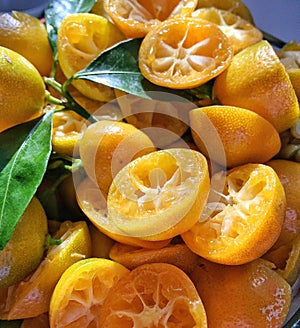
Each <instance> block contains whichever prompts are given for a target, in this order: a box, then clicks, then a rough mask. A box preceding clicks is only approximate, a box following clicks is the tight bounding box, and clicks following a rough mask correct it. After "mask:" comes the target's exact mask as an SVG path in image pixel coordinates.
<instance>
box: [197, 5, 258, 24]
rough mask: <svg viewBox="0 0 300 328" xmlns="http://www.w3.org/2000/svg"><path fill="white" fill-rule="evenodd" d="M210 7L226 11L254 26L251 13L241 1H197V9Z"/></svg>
mask: <svg viewBox="0 0 300 328" xmlns="http://www.w3.org/2000/svg"><path fill="white" fill-rule="evenodd" d="M210 7H214V8H217V9H222V10H226V11H228V12H230V13H233V14H235V15H238V16H240V17H242V18H243V19H245V20H247V21H249V22H250V23H251V24H254V21H253V17H252V13H251V11H250V10H249V8H248V7H247V6H246V5H245V3H244V2H243V1H241V0H222V1H219V0H198V3H197V9H199V8H210Z"/></svg>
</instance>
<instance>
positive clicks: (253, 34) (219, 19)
mask: <svg viewBox="0 0 300 328" xmlns="http://www.w3.org/2000/svg"><path fill="white" fill-rule="evenodd" d="M192 17H198V18H202V19H206V20H208V21H210V22H212V23H215V24H217V25H218V27H219V28H220V29H221V31H222V32H223V33H224V34H225V35H226V36H227V37H228V39H229V40H230V42H231V45H232V48H233V52H234V53H237V52H239V51H241V50H242V49H244V48H247V47H249V46H250V45H252V44H254V43H256V42H258V41H261V40H262V38H263V34H262V32H261V31H260V30H259V29H257V28H256V27H255V26H253V25H252V24H251V23H250V22H248V21H247V20H244V19H243V18H241V17H240V16H238V15H235V14H233V13H231V12H229V11H226V10H222V9H217V8H201V9H198V10H196V11H194V12H193V13H192Z"/></svg>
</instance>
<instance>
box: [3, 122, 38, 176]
mask: <svg viewBox="0 0 300 328" xmlns="http://www.w3.org/2000/svg"><path fill="white" fill-rule="evenodd" d="M39 120H40V118H37V119H34V120H32V121H29V122H26V123H23V124H20V125H17V126H14V127H12V128H10V129H8V130H5V131H4V132H2V133H0V172H1V171H2V169H3V168H4V167H5V166H6V164H7V163H8V162H9V161H10V159H11V158H12V156H13V155H14V153H15V152H16V151H17V150H18V148H19V147H20V146H21V145H22V143H23V142H24V140H25V139H26V137H27V135H28V134H29V132H30V131H31V130H32V129H33V127H34V126H35V125H36V123H37V122H38V121H39Z"/></svg>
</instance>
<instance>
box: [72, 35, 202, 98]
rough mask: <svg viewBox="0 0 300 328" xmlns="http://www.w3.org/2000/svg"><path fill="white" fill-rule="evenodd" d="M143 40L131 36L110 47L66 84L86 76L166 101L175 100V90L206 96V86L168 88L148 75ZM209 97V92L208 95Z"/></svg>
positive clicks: (184, 96) (124, 89)
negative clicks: (144, 67) (142, 53)
mask: <svg viewBox="0 0 300 328" xmlns="http://www.w3.org/2000/svg"><path fill="white" fill-rule="evenodd" d="M141 42H142V39H129V40H125V41H122V42H120V43H118V44H116V45H114V46H112V47H110V48H108V49H106V50H105V51H103V52H102V53H101V54H100V55H99V56H98V57H97V58H95V59H94V60H93V61H92V62H91V63H90V64H89V65H88V66H86V67H85V68H84V69H82V70H81V71H79V72H77V73H75V74H74V75H73V76H72V78H70V79H69V80H68V81H67V82H66V84H67V85H69V84H71V83H72V82H73V81H74V80H77V79H84V80H89V81H92V82H96V83H100V84H104V85H106V86H109V87H111V88H115V89H119V90H122V91H125V92H127V93H130V94H133V95H136V96H139V97H143V98H147V99H156V100H162V101H171V100H172V99H173V98H172V94H175V95H177V96H181V97H182V98H185V99H189V100H190V101H192V100H198V99H199V98H200V95H201V96H203V94H204V93H205V92H207V90H206V89H207V88H206V89H205V88H204V87H203V88H200V87H199V88H197V89H194V91H193V89H190V90H176V89H170V88H165V87H161V86H158V85H156V84H153V83H151V82H150V81H148V80H147V79H145V78H144V76H143V75H142V73H141V71H140V69H139V65H138V53H139V49H140V45H141ZM202 89H203V90H202ZM153 91H154V92H153ZM155 91H157V92H155ZM162 93H163V94H162ZM162 95H163V96H162ZM168 95H170V97H168ZM205 97H207V96H206V95H205Z"/></svg>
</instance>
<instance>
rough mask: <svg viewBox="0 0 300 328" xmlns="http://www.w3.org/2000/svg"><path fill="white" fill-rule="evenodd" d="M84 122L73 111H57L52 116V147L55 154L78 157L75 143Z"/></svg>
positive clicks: (84, 124)
mask: <svg viewBox="0 0 300 328" xmlns="http://www.w3.org/2000/svg"><path fill="white" fill-rule="evenodd" d="M85 126H86V121H85V120H84V119H83V118H82V117H81V116H80V115H78V114H76V113H75V112H74V111H71V110H68V111H58V112H55V113H54V114H53V130H52V146H53V150H54V151H55V152H56V153H60V154H66V155H69V156H74V157H78V156H79V150H78V147H77V141H78V139H79V136H80V133H82V132H83V130H84V128H85Z"/></svg>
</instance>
